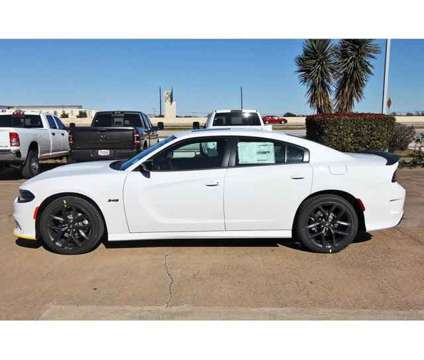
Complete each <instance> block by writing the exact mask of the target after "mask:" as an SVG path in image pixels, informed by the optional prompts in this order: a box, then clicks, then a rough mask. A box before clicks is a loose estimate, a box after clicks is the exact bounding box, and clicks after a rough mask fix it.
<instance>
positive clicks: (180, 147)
mask: <svg viewBox="0 0 424 360" xmlns="http://www.w3.org/2000/svg"><path fill="white" fill-rule="evenodd" d="M225 147H226V140H225V139H222V138H216V137H215V138H202V139H192V140H189V141H183V142H182V143H180V144H177V145H175V146H172V147H171V148H170V149H167V150H165V151H163V152H161V153H160V154H158V155H157V156H155V157H154V158H153V159H152V160H151V161H150V162H149V166H150V170H152V171H182V170H204V169H215V168H220V167H222V162H223V159H224V152H225V151H226V149H225Z"/></svg>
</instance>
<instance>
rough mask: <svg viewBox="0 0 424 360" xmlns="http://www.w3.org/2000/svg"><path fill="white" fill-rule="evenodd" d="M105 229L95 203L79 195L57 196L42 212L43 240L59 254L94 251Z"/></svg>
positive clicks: (41, 232) (41, 231) (41, 228)
mask: <svg viewBox="0 0 424 360" xmlns="http://www.w3.org/2000/svg"><path fill="white" fill-rule="evenodd" d="M104 232H105V225H104V223H103V219H102V217H101V215H100V213H99V211H98V210H97V209H96V207H95V206H93V205H92V204H91V203H90V202H89V201H87V200H85V199H82V198H79V197H76V196H62V197H60V198H57V199H55V200H53V201H52V202H51V203H49V204H48V205H47V206H46V208H45V209H44V210H43V212H42V213H41V217H40V235H41V238H42V241H43V244H44V245H45V246H46V247H47V248H48V249H50V250H52V251H54V252H56V253H59V254H64V255H73V254H83V253H86V252H89V251H92V250H94V249H95V248H96V247H97V246H98V245H99V244H100V241H101V239H102V236H103V234H104Z"/></svg>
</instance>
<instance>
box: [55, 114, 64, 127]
mask: <svg viewBox="0 0 424 360" xmlns="http://www.w3.org/2000/svg"><path fill="white" fill-rule="evenodd" d="M54 118H55V120H56V124H57V126H58V128H59V129H61V130H66V126H65V125H64V124H63V122H62V120H60V119H59V118H58V117H57V116H55V117H54Z"/></svg>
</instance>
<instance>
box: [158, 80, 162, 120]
mask: <svg viewBox="0 0 424 360" xmlns="http://www.w3.org/2000/svg"><path fill="white" fill-rule="evenodd" d="M159 116H160V117H162V88H161V87H160V86H159Z"/></svg>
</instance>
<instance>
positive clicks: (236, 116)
mask: <svg viewBox="0 0 424 360" xmlns="http://www.w3.org/2000/svg"><path fill="white" fill-rule="evenodd" d="M196 127H197V128H198V127H199V126H198V123H197V126H196V123H193V128H196ZM204 127H205V128H207V129H210V128H222V127H225V128H232V127H236V128H237V129H240V128H249V129H252V128H253V129H262V130H272V125H265V124H264V122H263V120H262V117H261V115H260V114H259V113H258V112H257V111H256V110H247V109H246V110H245V109H243V110H215V111H214V112H212V113H210V114H209V115H208V117H207V120H206V123H205V126H204Z"/></svg>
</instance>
